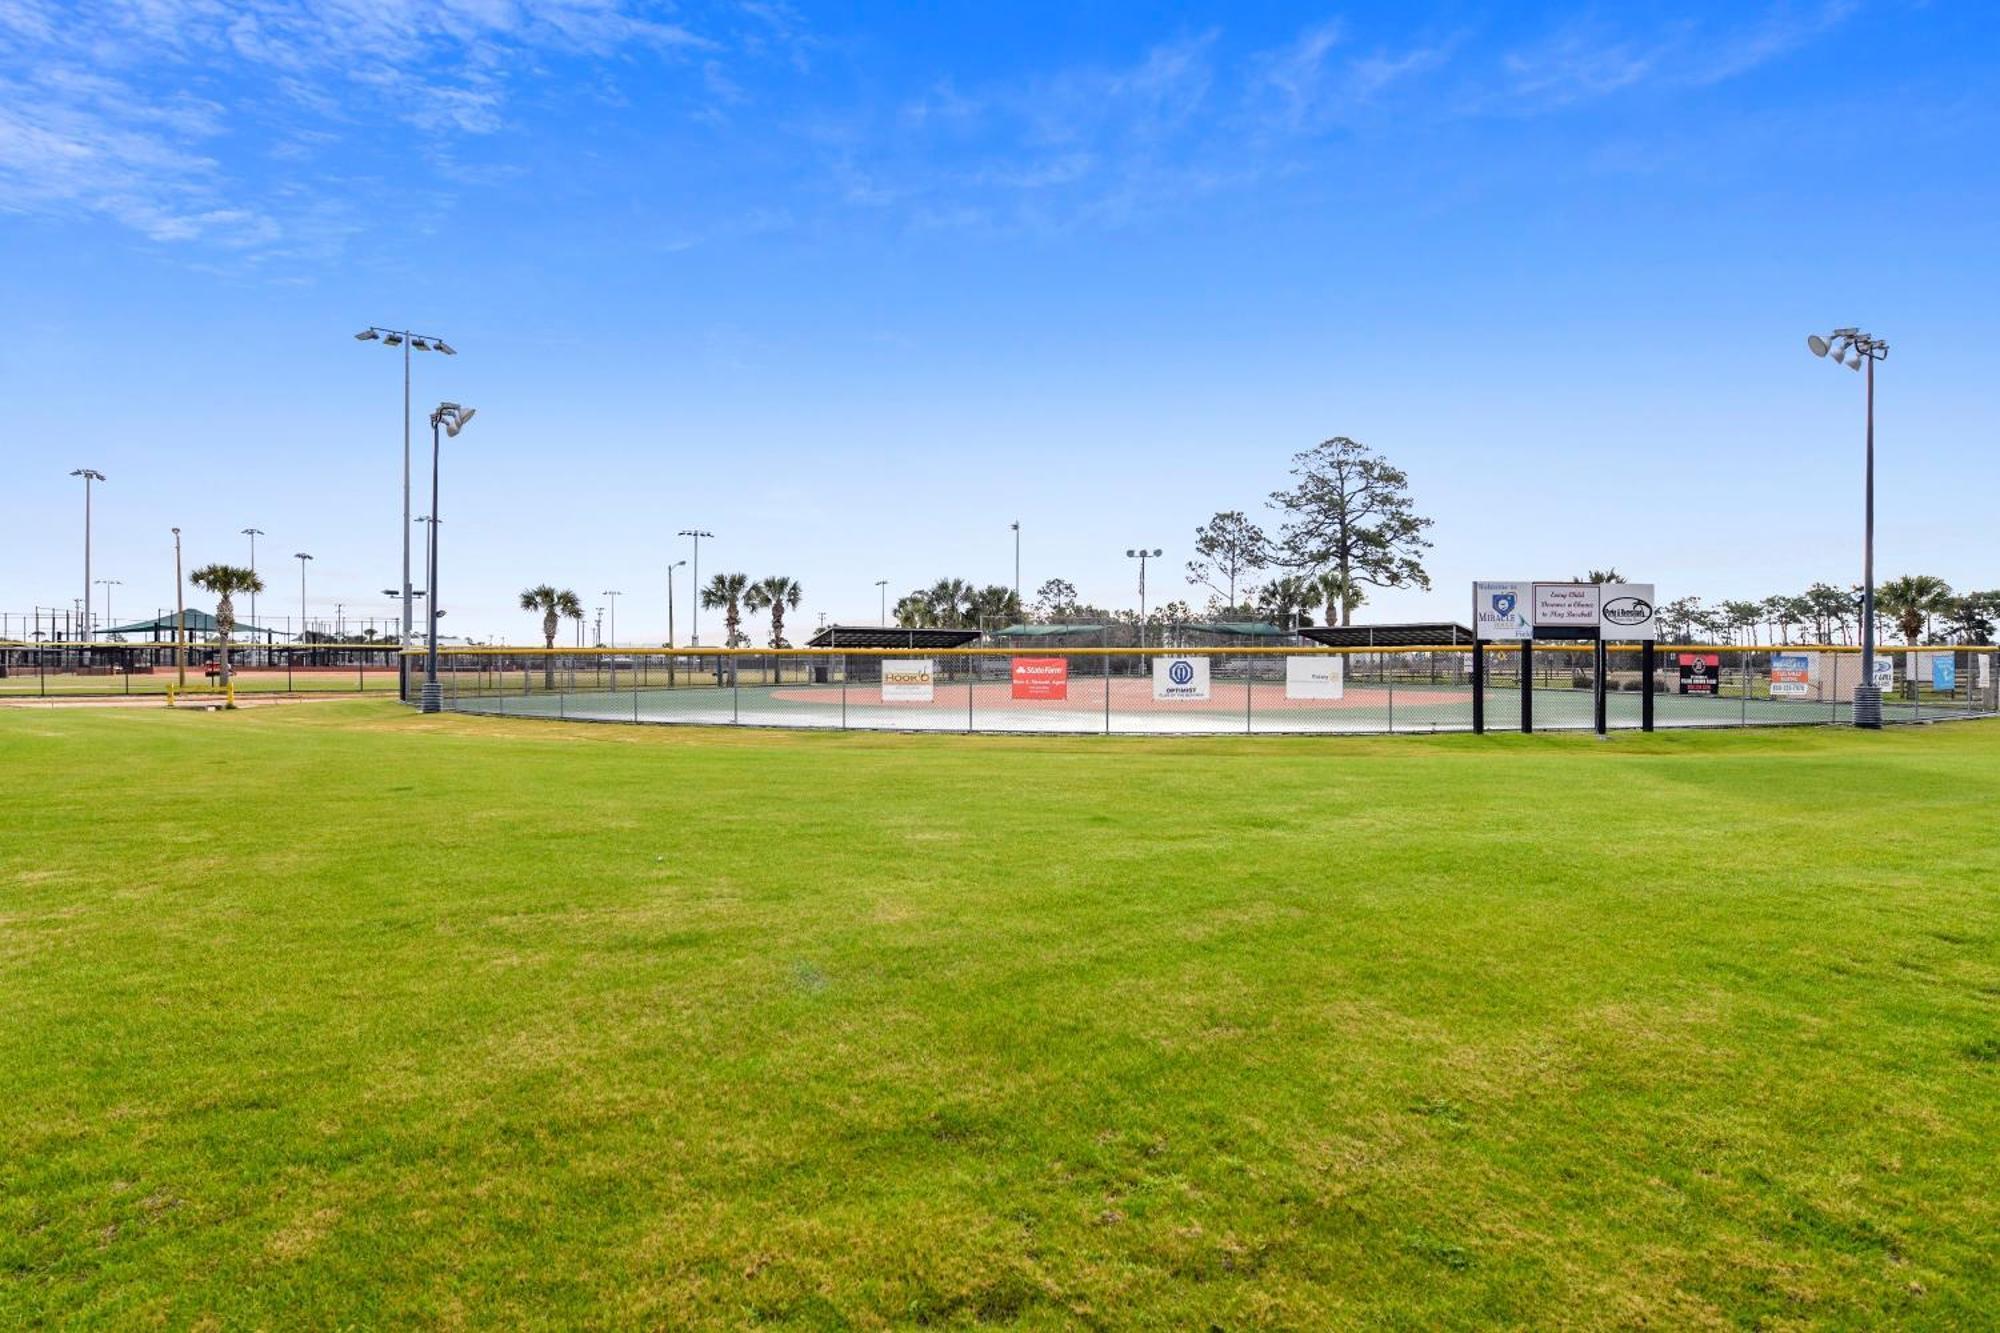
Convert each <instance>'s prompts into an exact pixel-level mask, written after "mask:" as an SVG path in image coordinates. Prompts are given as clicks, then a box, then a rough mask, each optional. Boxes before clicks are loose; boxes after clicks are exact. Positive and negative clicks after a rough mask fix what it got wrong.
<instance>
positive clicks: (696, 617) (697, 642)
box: [680, 528, 715, 648]
mask: <svg viewBox="0 0 2000 1333" xmlns="http://www.w3.org/2000/svg"><path fill="white" fill-rule="evenodd" d="M680 535H681V536H683V537H692V538H694V569H693V571H692V572H691V583H690V589H691V591H692V592H693V594H694V595H693V596H692V597H690V598H688V618H689V619H690V620H692V621H693V622H694V629H693V632H692V633H690V634H689V635H688V643H689V644H690V645H691V646H692V647H695V648H699V647H701V539H702V538H703V537H713V536H715V534H714V533H712V532H704V531H703V530H702V529H700V528H682V529H681V531H680Z"/></svg>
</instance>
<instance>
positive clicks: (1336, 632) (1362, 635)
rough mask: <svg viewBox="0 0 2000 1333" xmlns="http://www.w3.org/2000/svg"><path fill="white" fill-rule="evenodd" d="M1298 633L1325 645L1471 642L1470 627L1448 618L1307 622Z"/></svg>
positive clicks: (1407, 645)
mask: <svg viewBox="0 0 2000 1333" xmlns="http://www.w3.org/2000/svg"><path fill="white" fill-rule="evenodd" d="M1299 634H1300V636H1301V637H1303V638H1307V639H1311V640H1312V641H1313V642H1314V643H1317V644H1321V645H1323V646H1324V647H1327V648H1418V647H1429V646H1430V645H1431V644H1434V643H1465V644H1469V643H1471V642H1472V631H1471V630H1469V629H1467V628H1466V627H1465V626H1463V625H1458V624H1454V623H1452V622H1451V621H1448V620H1446V621H1435V622H1417V623H1411V624H1404V625H1307V626H1305V627H1304V628H1302V629H1300V630H1299Z"/></svg>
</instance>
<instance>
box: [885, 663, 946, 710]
mask: <svg viewBox="0 0 2000 1333" xmlns="http://www.w3.org/2000/svg"><path fill="white" fill-rule="evenodd" d="M936 680H937V677H936V674H935V672H934V671H933V670H932V668H931V662H930V659H929V658H916V659H896V658H888V659H884V661H883V663H882V702H883V703H885V704H927V703H929V702H931V696H932V694H933V693H934V691H935V689H936Z"/></svg>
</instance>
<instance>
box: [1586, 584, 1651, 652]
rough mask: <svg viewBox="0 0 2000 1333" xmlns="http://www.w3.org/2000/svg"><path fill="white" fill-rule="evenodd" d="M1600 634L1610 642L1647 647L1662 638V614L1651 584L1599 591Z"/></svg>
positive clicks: (1612, 586) (1603, 586)
mask: <svg viewBox="0 0 2000 1333" xmlns="http://www.w3.org/2000/svg"><path fill="white" fill-rule="evenodd" d="M1597 632H1598V633H1599V634H1600V635H1602V636H1603V637H1604V638H1607V639H1623V640H1626V641H1627V642H1631V643H1643V642H1645V641H1646V640H1648V639H1658V638H1659V637H1660V612H1659V608H1658V607H1657V606H1656V605H1654V602H1653V585H1652V584H1650V583H1605V584H1601V585H1599V588H1598V606H1597Z"/></svg>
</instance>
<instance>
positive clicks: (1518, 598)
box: [1472, 583, 1532, 642]
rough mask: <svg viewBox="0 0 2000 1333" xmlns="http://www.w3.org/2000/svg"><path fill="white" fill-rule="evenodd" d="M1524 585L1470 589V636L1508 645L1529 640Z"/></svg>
mask: <svg viewBox="0 0 2000 1333" xmlns="http://www.w3.org/2000/svg"><path fill="white" fill-rule="evenodd" d="M1531 596H1532V593H1531V592H1530V589H1529V585H1528V584H1526V583H1475V584H1473V585H1472V633H1473V635H1474V636H1475V637H1477V638H1481V639H1499V640H1502V641H1506V642H1512V641H1513V640H1516V639H1525V638H1528V637H1530V634H1531V632H1532V631H1531V629H1530V627H1529V624H1528V599H1529V598H1530V597H1531Z"/></svg>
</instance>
